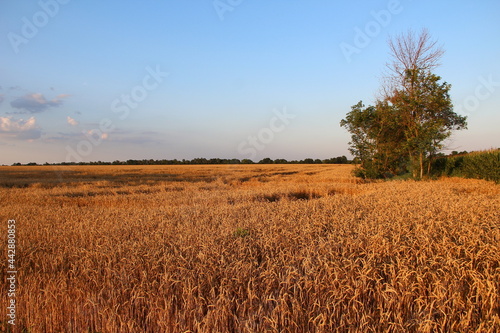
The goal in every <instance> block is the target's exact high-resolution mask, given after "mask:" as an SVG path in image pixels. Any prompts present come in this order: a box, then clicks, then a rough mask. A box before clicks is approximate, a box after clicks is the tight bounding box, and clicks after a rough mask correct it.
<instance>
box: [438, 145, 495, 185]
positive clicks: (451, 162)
mask: <svg viewBox="0 0 500 333" xmlns="http://www.w3.org/2000/svg"><path fill="white" fill-rule="evenodd" d="M432 164H433V165H432V169H433V173H434V176H450V177H464V178H477V179H486V180H492V181H494V182H496V183H500V148H499V149H492V150H487V151H479V152H472V153H465V152H464V153H457V154H452V155H450V156H445V157H440V158H437V159H435V160H434V161H433V163H432Z"/></svg>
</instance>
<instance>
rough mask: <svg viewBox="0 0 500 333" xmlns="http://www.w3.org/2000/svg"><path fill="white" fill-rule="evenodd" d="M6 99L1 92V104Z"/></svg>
mask: <svg viewBox="0 0 500 333" xmlns="http://www.w3.org/2000/svg"><path fill="white" fill-rule="evenodd" d="M3 101H4V97H3V94H0V104H1V103H2V102H3Z"/></svg>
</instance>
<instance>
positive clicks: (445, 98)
mask: <svg viewBox="0 0 500 333" xmlns="http://www.w3.org/2000/svg"><path fill="white" fill-rule="evenodd" d="M389 46H390V49H391V54H392V58H393V60H392V62H391V63H390V64H389V65H388V68H389V69H390V73H389V75H388V76H386V78H385V82H384V83H383V85H382V89H381V91H382V98H381V99H379V100H377V102H376V104H375V106H368V107H365V106H364V105H363V103H362V102H359V103H358V104H356V105H354V106H353V107H352V108H351V112H349V113H348V114H347V116H346V118H345V119H343V120H342V121H341V122H340V125H341V126H342V127H345V128H346V129H347V130H348V131H349V132H350V133H351V142H350V143H349V144H350V149H349V150H350V152H351V153H352V154H353V155H354V156H355V157H356V160H359V161H360V163H361V164H360V168H359V169H357V171H356V172H357V174H358V175H359V176H363V177H367V178H380V177H386V176H391V175H395V174H401V173H404V172H406V171H411V172H412V174H413V176H414V177H415V178H422V177H423V176H424V175H428V174H429V173H430V171H431V170H430V169H431V160H432V158H433V157H434V156H435V155H437V154H438V152H439V150H441V149H442V148H443V146H444V141H445V140H446V139H447V138H449V137H450V135H451V133H452V131H453V130H459V129H464V128H466V126H467V122H466V117H463V116H459V115H457V114H456V113H455V112H453V105H452V102H451V98H450V95H449V91H450V88H451V85H449V84H448V83H446V82H441V77H439V76H438V75H436V74H434V73H432V70H433V69H434V68H435V67H436V66H437V65H438V61H439V59H440V57H441V56H442V54H443V52H444V51H443V50H442V49H441V48H439V47H437V46H436V42H432V41H431V40H430V36H429V34H428V32H427V31H426V30H423V31H422V33H421V34H420V35H419V36H418V37H417V36H415V34H414V33H413V32H411V31H410V32H408V33H407V34H406V35H401V36H398V37H396V38H395V39H391V40H390V41H389Z"/></svg>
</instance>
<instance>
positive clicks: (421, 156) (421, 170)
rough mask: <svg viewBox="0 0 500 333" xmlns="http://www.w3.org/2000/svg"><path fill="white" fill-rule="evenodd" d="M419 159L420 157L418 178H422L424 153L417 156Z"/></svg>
mask: <svg viewBox="0 0 500 333" xmlns="http://www.w3.org/2000/svg"><path fill="white" fill-rule="evenodd" d="M419 159H420V163H419V165H420V179H422V178H424V154H423V153H420V156H419Z"/></svg>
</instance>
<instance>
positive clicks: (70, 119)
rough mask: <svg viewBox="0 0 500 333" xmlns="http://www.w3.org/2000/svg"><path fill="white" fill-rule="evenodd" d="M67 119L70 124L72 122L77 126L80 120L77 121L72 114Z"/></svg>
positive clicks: (72, 124)
mask: <svg viewBox="0 0 500 333" xmlns="http://www.w3.org/2000/svg"><path fill="white" fill-rule="evenodd" d="M67 121H68V124H70V125H71V126H77V125H78V124H79V122H78V121H76V120H75V119H73V118H71V117H70V116H68V118H67Z"/></svg>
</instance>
